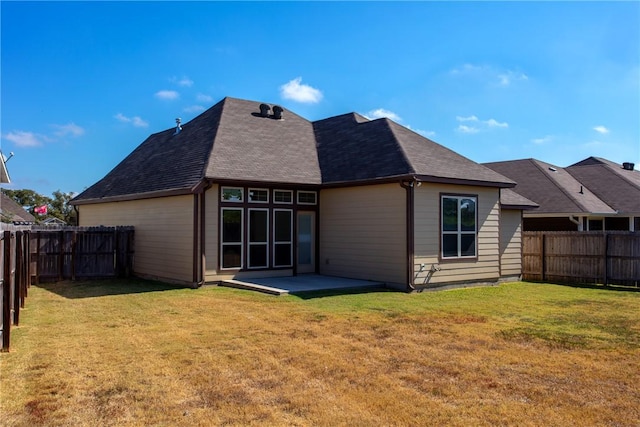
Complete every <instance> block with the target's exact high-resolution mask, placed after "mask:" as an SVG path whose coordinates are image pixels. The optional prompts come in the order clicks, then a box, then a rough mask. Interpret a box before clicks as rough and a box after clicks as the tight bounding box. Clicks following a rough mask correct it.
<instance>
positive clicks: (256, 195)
mask: <svg viewBox="0 0 640 427" xmlns="http://www.w3.org/2000/svg"><path fill="white" fill-rule="evenodd" d="M249 203H269V190H265V189H262V188H250V189H249Z"/></svg>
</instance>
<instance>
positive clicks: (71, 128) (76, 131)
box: [52, 122, 84, 137]
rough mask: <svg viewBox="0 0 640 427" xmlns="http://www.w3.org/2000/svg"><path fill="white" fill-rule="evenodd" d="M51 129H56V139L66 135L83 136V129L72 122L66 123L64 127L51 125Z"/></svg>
mask: <svg viewBox="0 0 640 427" xmlns="http://www.w3.org/2000/svg"><path fill="white" fill-rule="evenodd" d="M52 127H53V128H54V129H56V131H55V132H54V134H55V135H56V136H58V137H63V136H66V135H71V136H81V135H84V129H83V128H81V127H80V126H78V125H76V124H75V123H73V122H72V123H68V124H66V125H52Z"/></svg>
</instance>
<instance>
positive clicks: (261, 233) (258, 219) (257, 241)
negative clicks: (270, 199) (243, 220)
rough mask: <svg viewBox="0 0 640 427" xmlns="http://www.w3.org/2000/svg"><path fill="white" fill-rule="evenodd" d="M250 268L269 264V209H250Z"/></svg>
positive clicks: (248, 262) (265, 266) (263, 266)
mask: <svg viewBox="0 0 640 427" xmlns="http://www.w3.org/2000/svg"><path fill="white" fill-rule="evenodd" d="M248 234H249V239H248V242H247V244H248V245H249V249H248V255H247V258H248V259H247V264H248V266H249V268H267V267H268V266H269V209H249V230H248Z"/></svg>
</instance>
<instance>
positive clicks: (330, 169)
mask: <svg viewBox="0 0 640 427" xmlns="http://www.w3.org/2000/svg"><path fill="white" fill-rule="evenodd" d="M514 185H515V182H513V181H512V180H510V179H508V178H505V177H504V176H502V175H500V174H498V173H496V172H494V171H493V170H491V169H489V168H487V167H484V166H482V165H479V164H477V163H475V162H473V161H471V160H469V159H466V158H464V157H462V156H461V155H459V154H457V153H455V152H453V151H451V150H449V149H447V148H445V147H443V146H441V145H438V144H436V143H434V142H432V141H430V140H428V139H426V138H424V137H422V136H420V135H418V134H417V133H415V132H413V131H411V130H409V129H407V128H405V127H402V126H400V125H398V124H397V123H395V122H393V121H391V120H389V119H386V118H383V119H377V120H368V119H367V118H365V117H363V116H361V115H359V114H356V113H350V114H344V115H340V116H336V117H331V118H328V119H325V120H318V121H315V122H310V121H308V120H306V119H304V118H302V117H300V116H298V115H296V114H294V113H293V112H291V111H288V110H285V109H283V108H281V107H279V106H273V107H271V106H269V105H266V104H260V103H258V102H253V101H246V100H239V99H234V98H224V99H223V100H222V101H220V102H219V103H217V104H216V105H214V106H213V107H211V108H210V109H209V110H207V111H205V112H204V113H202V114H200V115H199V116H198V117H196V118H194V119H193V120H191V121H190V122H188V123H185V124H183V125H180V124H179V121H178V126H177V127H176V128H171V129H167V130H165V131H162V132H159V133H156V134H153V135H151V136H149V137H148V138H147V139H146V140H145V141H144V142H143V143H142V144H141V145H140V146H138V147H137V148H136V149H135V150H134V151H133V152H132V153H131V154H130V155H129V156H128V157H126V158H125V159H124V160H123V161H122V162H121V163H120V164H119V165H117V166H116V167H115V168H114V169H113V170H112V171H111V172H109V173H108V174H107V175H106V176H105V177H104V178H103V179H102V180H100V181H99V182H97V183H96V184H94V185H93V186H91V187H89V188H88V189H87V190H85V191H84V192H83V193H81V194H80V195H78V196H77V197H76V198H74V199H73V200H72V201H71V203H72V204H73V205H75V206H76V207H77V209H78V211H79V218H78V221H79V225H81V226H91V225H110V226H113V225H133V226H134V227H135V230H136V231H135V233H136V236H135V256H136V262H135V272H136V274H137V275H140V276H144V277H151V278H158V279H162V280H166V281H172V282H181V283H187V284H190V285H192V286H198V285H201V284H203V283H215V282H218V283H219V282H222V281H224V280H230V279H243V278H251V277H267V276H287V275H296V274H302V273H319V274H325V275H331V276H340V277H348V278H356V279H367V280H375V281H381V282H384V283H386V284H387V285H388V286H391V287H395V288H400V289H406V290H410V289H414V288H416V287H421V286H437V285H442V284H449V283H459V282H487V281H496V280H498V279H500V278H502V277H505V276H508V277H518V276H519V275H520V256H519V251H520V218H521V212H522V209H528V208H531V207H533V206H535V204H534V203H532V202H531V201H529V200H526V199H524V198H523V197H521V196H519V195H517V194H515V193H512V192H509V191H508V190H507V189H508V188H511V187H513V186H514ZM501 201H502V202H503V204H502V205H501ZM501 238H502V240H501ZM514 253H517V255H516V256H514Z"/></svg>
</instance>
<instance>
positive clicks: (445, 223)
mask: <svg viewBox="0 0 640 427" xmlns="http://www.w3.org/2000/svg"><path fill="white" fill-rule="evenodd" d="M476 207H477V197H472V196H450V195H443V196H442V197H441V201H440V210H441V212H442V218H441V232H442V240H441V247H442V258H475V257H476V254H477V249H476V247H477V240H478V239H477V235H478V230H477V222H478V221H477V215H476Z"/></svg>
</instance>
